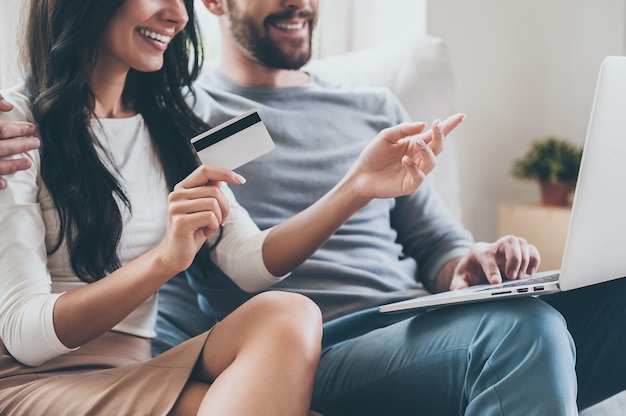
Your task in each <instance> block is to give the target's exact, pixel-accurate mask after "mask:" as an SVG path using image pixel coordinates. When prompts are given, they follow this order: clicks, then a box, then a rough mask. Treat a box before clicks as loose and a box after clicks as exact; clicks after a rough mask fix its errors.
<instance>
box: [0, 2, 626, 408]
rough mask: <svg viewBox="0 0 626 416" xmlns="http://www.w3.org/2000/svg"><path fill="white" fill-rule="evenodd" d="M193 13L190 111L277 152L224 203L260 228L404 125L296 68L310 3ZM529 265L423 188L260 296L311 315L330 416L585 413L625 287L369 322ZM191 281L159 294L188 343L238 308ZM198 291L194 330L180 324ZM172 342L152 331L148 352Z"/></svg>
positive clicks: (528, 248)
mask: <svg viewBox="0 0 626 416" xmlns="http://www.w3.org/2000/svg"><path fill="white" fill-rule="evenodd" d="M203 1H204V4H205V6H206V7H207V8H208V9H209V10H210V11H211V12H212V13H214V14H216V15H217V16H219V17H220V24H221V28H222V42H223V45H222V59H221V62H220V67H219V70H218V71H217V72H214V73H210V74H208V75H207V77H206V78H205V79H203V80H202V81H201V82H199V83H198V87H199V88H198V89H199V91H198V100H197V101H196V102H195V106H196V107H195V108H196V111H197V112H198V114H200V115H201V116H202V117H203V118H205V119H206V120H207V121H208V122H209V124H212V125H216V124H219V123H221V122H223V121H225V120H226V119H228V118H230V117H233V116H235V115H238V114H240V113H241V112H243V111H245V110H247V109H249V108H251V107H255V108H258V109H259V112H260V114H261V117H262V118H263V120H264V122H265V124H266V125H267V126H268V129H269V130H270V133H271V134H272V136H273V138H274V140H275V141H276V143H277V148H276V150H274V151H273V152H271V153H270V154H268V155H266V156H264V157H263V158H261V159H259V160H257V161H254V162H252V163H250V164H248V165H246V166H244V167H242V168H240V169H239V172H240V173H242V174H243V175H244V176H245V177H246V178H247V179H248V183H247V184H246V185H245V186H243V187H237V188H235V189H233V191H234V192H235V193H236V195H237V198H238V200H239V202H240V203H241V204H242V205H243V206H244V207H246V208H247V209H248V210H249V211H250V213H251V215H252V217H253V219H254V220H255V221H256V222H257V224H258V225H259V226H260V227H261V228H267V227H271V226H273V225H274V224H277V223H278V222H281V221H282V220H283V219H284V218H286V217H289V216H291V215H293V214H294V213H295V212H298V211H300V210H302V209H303V208H305V207H306V206H308V205H310V204H311V203H312V202H313V201H315V200H316V199H317V198H319V196H321V195H322V194H323V193H324V192H325V191H326V190H327V189H328V188H329V187H330V186H332V185H334V184H335V183H336V181H337V180H338V179H339V178H340V177H341V176H342V175H343V173H344V172H345V169H347V166H349V165H350V163H352V161H353V160H354V158H355V157H356V155H358V154H359V152H360V150H361V149H362V148H363V146H364V143H365V142H364V141H365V140H368V139H370V138H371V137H374V134H375V133H376V132H377V131H378V130H380V129H381V128H384V127H386V126H388V125H392V124H397V122H399V121H401V120H403V119H405V117H406V116H405V114H404V112H403V111H402V109H401V108H400V106H399V105H398V104H397V102H396V100H395V99H394V98H393V97H391V96H389V94H388V93H384V92H382V91H380V90H358V91H355V90H346V89H338V88H335V87H334V86H332V85H328V84H326V83H324V82H323V81H321V80H318V79H316V78H315V77H313V76H311V75H309V74H307V73H306V72H303V71H301V70H300V68H301V66H302V65H304V64H305V63H306V62H307V61H308V59H309V57H310V39H311V30H312V27H313V25H314V22H315V16H316V12H317V1H314V0H302V1H296V0H281V1H279V0H271V1H270V0H265V1H262V0H258V1H255V0H249V1H244V0H230V1H222V0H203ZM200 90H203V91H205V92H206V94H202V92H201V91H200ZM0 166H1V164H0ZM538 260H539V255H538V253H536V249H535V247H534V246H532V245H530V244H527V243H526V242H525V241H524V240H523V239H519V238H515V237H512V236H510V237H506V238H502V239H500V240H498V241H497V242H495V243H492V244H487V243H474V242H473V241H472V239H471V236H470V235H469V233H467V231H465V230H463V229H462V228H461V227H460V225H459V224H458V223H457V222H456V221H455V220H454V219H453V218H452V217H451V216H450V215H449V214H448V213H447V212H446V210H445V208H444V207H443V205H442V203H441V201H440V200H439V199H438V198H437V195H436V194H435V192H434V190H433V189H432V186H431V185H430V184H427V183H425V184H424V186H422V188H421V189H420V190H419V191H418V192H417V193H415V194H414V195H411V196H409V197H405V198H398V199H396V200H378V201H373V202H372V203H371V204H369V205H368V206H367V207H365V208H364V209H362V210H361V211H360V212H359V213H357V214H356V215H355V216H354V217H353V218H352V219H350V220H349V221H348V222H347V223H346V224H345V225H344V226H343V227H341V228H340V229H339V231H338V232H337V233H336V234H335V235H334V236H333V237H331V239H330V240H329V241H328V242H327V243H326V244H325V245H324V247H322V248H321V249H320V250H319V251H318V252H317V253H316V254H315V255H314V256H313V257H312V258H311V259H310V260H308V261H307V262H305V263H304V264H303V265H302V266H301V267H300V268H298V269H297V270H295V271H294V272H293V273H292V275H291V276H290V277H288V278H287V279H285V280H284V281H283V282H281V283H280V284H277V285H275V286H273V287H272V288H273V289H277V290H291V291H297V292H300V293H304V294H306V295H308V296H310V297H311V298H312V299H314V300H315V301H316V302H317V303H318V304H319V305H320V307H321V309H322V311H323V314H324V320H325V327H324V353H323V356H322V359H321V362H320V365H319V369H318V374H317V378H316V385H315V391H314V398H313V404H312V407H313V409H315V410H317V411H320V412H321V413H323V414H325V415H327V416H328V415H356V414H359V415H361V414H373V415H405V414H407V415H409V414H411V415H412V414H427V415H432V414H436V415H447V414H466V415H476V414H480V415H485V414H506V415H516V414H524V415H526V414H546V415H557V414H558V415H569V414H576V412H577V409H576V398H577V393H578V404H579V406H580V407H581V408H583V407H587V406H589V405H591V404H593V403H595V402H597V401H599V400H601V399H603V398H605V397H608V396H610V395H612V394H613V393H616V392H618V391H621V390H623V389H624V388H626V380H625V377H624V376H623V374H624V371H625V370H626V362H625V361H626V359H625V357H624V351H625V350H626V335H625V334H624V331H623V328H622V326H623V322H624V315H625V314H626V311H625V306H624V302H623V301H622V295H621V294H622V293H623V292H624V287H625V286H626V284H625V282H624V280H623V279H622V280H618V281H614V282H611V283H608V284H603V285H598V286H595V287H593V288H586V289H581V290H578V291H574V292H570V293H563V294H558V295H552V296H546V297H545V298H544V299H542V300H539V299H535V298H527V299H522V300H515V301H498V302H488V303H480V304H473V305H467V306H458V307H450V308H442V309H439V310H436V311H430V312H426V313H409V314H391V315H383V314H379V313H378V312H377V309H376V306H378V305H380V304H384V303H388V302H391V301H395V300H400V299H406V298H409V297H412V296H416V295H419V294H423V293H424V290H423V289H422V286H421V284H420V282H421V283H423V284H424V285H425V286H426V287H427V288H428V289H430V290H431V291H443V290H449V289H450V288H457V287H462V286H464V285H468V284H475V283H477V282H479V281H483V280H488V281H490V282H493V283H495V282H499V281H500V280H501V279H502V277H503V276H504V277H507V278H519V277H521V276H522V275H524V274H525V273H526V272H533V271H534V270H535V269H536V267H537V265H538ZM188 278H189V285H190V286H191V287H193V291H191V290H190V289H189V287H187V288H184V287H185V285H187V281H185V280H183V279H182V278H177V279H175V280H173V281H172V282H171V285H168V286H166V288H165V289H164V290H163V291H162V292H161V296H162V297H168V296H170V295H171V294H172V293H177V294H180V293H181V291H183V292H182V294H183V295H186V296H187V297H188V298H189V301H188V303H183V302H180V303H178V304H176V305H175V306H173V307H172V308H169V307H168V308H164V310H163V311H162V317H166V318H168V319H170V320H174V321H176V324H177V325H178V329H179V330H182V331H181V333H183V332H185V331H187V332H190V334H189V335H192V334H193V333H194V332H195V331H198V330H200V329H201V327H202V325H210V324H211V323H212V322H214V321H217V320H219V319H220V318H221V317H222V316H224V315H225V314H226V313H228V311H230V310H231V309H233V308H234V307H236V306H237V305H238V304H239V303H241V302H243V301H244V300H245V299H247V298H248V297H249V296H251V294H247V293H245V292H243V291H242V290H240V289H239V288H237V287H236V286H235V285H234V283H232V281H230V279H228V278H227V277H226V276H224V275H222V274H221V273H220V272H219V271H218V270H215V271H214V272H213V273H211V274H206V275H203V274H201V273H199V272H198V271H197V270H196V269H193V268H192V269H191V270H190V273H189V275H188ZM196 293H197V294H198V295H197V296H198V298H199V303H200V306H201V309H202V313H203V314H204V316H203V318H202V319H199V318H198V317H197V315H199V314H200V313H199V312H196V317H195V318H192V317H191V316H193V315H191V313H192V312H190V311H187V312H186V313H185V312H183V310H185V309H190V308H189V306H191V305H192V303H195V302H194V301H195V298H196ZM170 304H172V303H170V302H163V305H168V306H169V305H170ZM194 326H200V328H194ZM166 336H169V338H166ZM176 336H177V334H176V333H175V332H170V331H168V330H162V333H161V340H163V339H165V340H166V341H168V342H172V343H174V342H177V340H176ZM575 348H576V349H577V354H576V351H575ZM600 351H602V353H600ZM577 375H578V379H577Z"/></svg>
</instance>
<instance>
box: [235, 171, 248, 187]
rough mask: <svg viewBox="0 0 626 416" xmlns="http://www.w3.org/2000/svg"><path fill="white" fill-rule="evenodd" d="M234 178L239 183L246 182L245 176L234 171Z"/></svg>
mask: <svg viewBox="0 0 626 416" xmlns="http://www.w3.org/2000/svg"><path fill="white" fill-rule="evenodd" d="M235 179H236V180H237V182H239V183H240V184H242V185H243V184H244V183H246V178H244V177H243V176H241V175H240V174H238V173H235Z"/></svg>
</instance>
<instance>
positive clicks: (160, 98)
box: [25, 0, 208, 282]
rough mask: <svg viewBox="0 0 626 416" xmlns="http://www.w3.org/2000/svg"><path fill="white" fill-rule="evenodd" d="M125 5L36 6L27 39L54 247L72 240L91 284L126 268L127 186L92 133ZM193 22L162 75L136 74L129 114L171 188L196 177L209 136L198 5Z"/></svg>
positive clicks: (56, 0)
mask: <svg viewBox="0 0 626 416" xmlns="http://www.w3.org/2000/svg"><path fill="white" fill-rule="evenodd" d="M123 1H124V0H79V1H76V0H33V1H32V2H31V8H30V12H29V16H28V27H27V31H26V33H27V35H26V62H25V63H26V67H27V68H28V75H27V78H26V89H27V93H28V94H29V97H30V100H31V106H32V111H33V116H34V119H35V120H36V122H37V123H38V127H39V133H40V135H41V141H42V146H41V175H42V178H43V181H44V183H45V184H46V186H47V187H48V190H49V191H50V195H51V196H52V199H53V201H54V204H55V206H56V209H57V211H58V212H59V219H60V224H61V228H60V234H59V239H58V241H57V242H56V246H55V247H54V248H53V249H52V251H51V252H54V251H56V250H58V249H59V247H60V245H61V242H62V241H63V238H64V237H65V238H66V239H67V243H68V249H69V253H70V256H71V264H72V267H73V269H74V272H75V273H76V274H77V275H78V276H79V277H80V278H81V279H82V280H84V281H86V282H91V281H94V280H98V279H100V278H102V277H104V276H105V275H106V274H107V273H110V272H112V271H113V270H115V269H117V268H118V267H120V260H119V257H118V254H117V247H118V244H119V241H120V237H121V234H122V228H123V218H122V215H121V213H120V209H119V207H118V204H117V202H116V198H118V199H119V200H120V201H121V202H122V203H123V204H125V205H126V206H127V207H128V208H130V203H129V200H128V198H127V197H126V195H125V194H124V190H123V189H122V186H121V185H120V184H119V183H118V182H117V180H116V179H115V177H114V176H113V175H112V174H111V172H109V171H108V170H107V168H106V167H105V165H104V164H103V163H102V161H101V160H100V158H99V157H98V154H97V153H96V144H95V139H94V136H93V134H92V131H91V128H90V119H91V118H92V117H93V110H94V103H95V98H94V94H93V92H92V90H91V89H90V87H89V83H88V77H89V71H90V65H91V64H92V63H93V62H95V53H96V51H97V48H96V42H97V39H98V37H99V36H100V34H101V33H102V32H103V31H104V30H105V28H106V27H107V25H108V23H109V21H110V20H111V18H112V16H113V15H114V13H115V11H116V10H117V9H118V8H119V7H120V5H121V4H122V3H123ZM184 3H185V7H186V9H187V13H188V15H189V22H188V24H187V26H186V27H185V29H184V30H183V31H182V32H181V33H179V34H178V35H177V36H176V37H175V38H174V39H173V40H172V41H171V43H170V45H169V46H168V48H167V50H166V52H165V55H164V65H163V68H161V69H160V70H159V71H156V72H151V73H142V72H138V71H135V70H132V69H131V71H130V73H129V74H128V78H127V81H126V86H125V88H124V93H123V99H124V102H125V104H127V105H128V106H130V107H131V108H133V109H134V110H136V111H137V112H139V113H140V114H141V115H142V116H143V118H144V120H145V123H146V125H147V126H148V129H149V132H150V135H151V137H152V144H153V147H154V149H156V152H157V154H158V157H159V160H160V162H161V164H162V166H163V170H164V172H165V177H166V180H167V183H168V185H169V187H170V188H173V187H174V185H175V184H176V183H177V182H179V181H180V180H181V179H182V178H184V177H185V176H186V175H188V174H189V173H190V172H191V171H192V170H193V169H194V168H195V167H196V166H197V163H198V162H197V158H196V156H195V153H194V152H193V150H192V148H191V146H190V144H189V138H190V137H193V136H194V135H196V134H198V133H200V132H201V131H204V130H206V128H207V127H208V126H207V125H206V123H204V122H203V121H202V120H200V119H199V118H198V117H197V116H196V115H195V114H194V113H193V112H192V111H191V109H190V108H189V107H188V105H187V103H186V101H185V98H184V96H183V92H182V91H184V90H185V88H186V87H187V88H188V89H189V91H193V90H192V89H191V84H192V81H193V80H194V79H195V77H196V76H197V74H198V72H199V70H200V67H201V55H202V45H201V42H200V39H199V36H198V30H197V23H196V20H195V16H194V9H193V0H184Z"/></svg>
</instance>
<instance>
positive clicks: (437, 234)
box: [391, 177, 474, 293]
mask: <svg viewBox="0 0 626 416" xmlns="http://www.w3.org/2000/svg"><path fill="white" fill-rule="evenodd" d="M396 201H397V203H396V206H395V208H394V210H393V212H392V218H391V222H392V227H393V228H394V229H396V231H397V233H398V242H399V243H400V244H402V247H403V249H404V253H405V254H406V255H407V256H411V257H413V258H415V260H416V261H417V264H418V276H417V278H418V279H419V280H420V281H421V282H422V283H423V284H424V286H425V287H426V289H428V290H429V291H431V292H432V293H434V292H435V281H436V279H437V274H438V273H439V271H440V270H441V269H442V267H443V266H444V265H445V264H446V263H447V262H449V261H450V260H453V259H455V258H458V257H462V256H464V255H465V254H467V252H468V251H469V249H470V248H471V246H472V245H473V244H474V240H473V238H472V235H471V233H470V232H469V231H468V230H466V229H464V228H463V227H462V225H461V224H460V223H459V222H458V221H457V220H456V219H455V218H454V216H453V215H452V214H451V213H450V212H449V211H448V209H447V208H446V206H445V204H444V203H443V201H442V200H441V198H440V197H439V195H438V194H437V192H436V190H435V188H434V186H433V184H432V181H431V180H430V178H428V177H427V179H426V181H425V182H424V183H423V184H422V185H421V186H420V188H419V189H418V190H417V192H415V193H413V194H412V195H409V196H406V197H402V198H397V200H396Z"/></svg>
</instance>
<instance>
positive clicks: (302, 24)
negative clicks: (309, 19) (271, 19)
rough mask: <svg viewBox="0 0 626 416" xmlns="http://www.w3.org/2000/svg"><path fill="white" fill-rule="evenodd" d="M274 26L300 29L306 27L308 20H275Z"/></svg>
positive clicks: (284, 28) (283, 28)
mask: <svg viewBox="0 0 626 416" xmlns="http://www.w3.org/2000/svg"><path fill="white" fill-rule="evenodd" d="M273 26H274V27H276V28H277V29H280V30H300V29H304V27H305V26H306V22H304V21H302V22H298V23H287V22H275V23H273Z"/></svg>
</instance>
